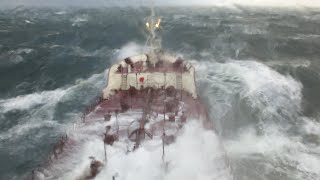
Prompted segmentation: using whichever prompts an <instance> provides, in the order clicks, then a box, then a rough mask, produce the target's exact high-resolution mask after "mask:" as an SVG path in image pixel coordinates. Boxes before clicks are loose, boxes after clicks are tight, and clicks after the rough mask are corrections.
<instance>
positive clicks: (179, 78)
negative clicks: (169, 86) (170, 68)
mask: <svg viewBox="0 0 320 180" xmlns="http://www.w3.org/2000/svg"><path fill="white" fill-rule="evenodd" d="M176 89H179V90H182V74H176Z"/></svg>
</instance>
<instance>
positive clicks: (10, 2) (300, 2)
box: [0, 0, 320, 7]
mask: <svg viewBox="0 0 320 180" xmlns="http://www.w3.org/2000/svg"><path fill="white" fill-rule="evenodd" d="M150 1H151V0H0V7H15V6H19V5H24V6H62V7H65V6H84V7H85V6H91V7H92V6H97V7H101V6H112V5H144V4H146V3H145V2H149V3H150ZM154 2H155V4H157V5H178V6H182V5H188V6H190V5H203V6H232V5H234V4H236V5H243V6H272V7H320V0H154Z"/></svg>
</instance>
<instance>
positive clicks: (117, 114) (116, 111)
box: [116, 110, 119, 137]
mask: <svg viewBox="0 0 320 180" xmlns="http://www.w3.org/2000/svg"><path fill="white" fill-rule="evenodd" d="M116 123H117V136H118V137H119V122H118V110H116Z"/></svg>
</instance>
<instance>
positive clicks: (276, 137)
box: [195, 60, 320, 180]
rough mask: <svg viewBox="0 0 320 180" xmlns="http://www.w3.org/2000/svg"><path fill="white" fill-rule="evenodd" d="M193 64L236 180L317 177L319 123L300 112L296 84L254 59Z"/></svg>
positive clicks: (300, 87) (319, 174)
mask: <svg viewBox="0 0 320 180" xmlns="http://www.w3.org/2000/svg"><path fill="white" fill-rule="evenodd" d="M195 64H196V65H197V68H198V72H199V75H198V77H200V82H199V84H200V86H201V88H202V89H201V92H203V93H207V94H206V97H208V98H209V100H208V101H207V103H208V104H209V107H211V109H210V112H211V116H212V117H213V120H214V122H215V124H216V126H217V127H216V129H217V130H218V132H220V134H221V137H222V139H223V140H222V141H223V142H224V146H225V148H226V150H227V152H228V155H229V156H230V158H231V161H232V164H233V167H234V168H235V172H236V176H237V177H238V179H272V178H279V177H282V178H283V179H310V180H311V179H316V178H317V177H319V176H320V171H319V168H320V158H319V153H317V152H318V151H319V148H320V146H319V140H320V136H319V134H318V131H319V129H320V124H319V123H318V122H317V120H312V119H310V118H307V117H304V116H303V115H302V113H301V111H302V109H301V108H302V107H301V103H302V88H303V86H302V84H301V83H300V82H298V81H296V80H295V79H293V78H292V77H291V76H289V75H283V74H280V73H279V72H277V71H275V70H273V69H271V68H270V67H269V66H267V65H265V64H263V63H260V62H256V61H235V60H228V61H226V62H225V63H218V62H195ZM244 172H246V173H244Z"/></svg>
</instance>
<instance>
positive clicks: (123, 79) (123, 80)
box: [120, 74, 128, 90]
mask: <svg viewBox="0 0 320 180" xmlns="http://www.w3.org/2000/svg"><path fill="white" fill-rule="evenodd" d="M127 77H128V75H127V74H122V75H121V86H120V89H122V90H126V89H127Z"/></svg>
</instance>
